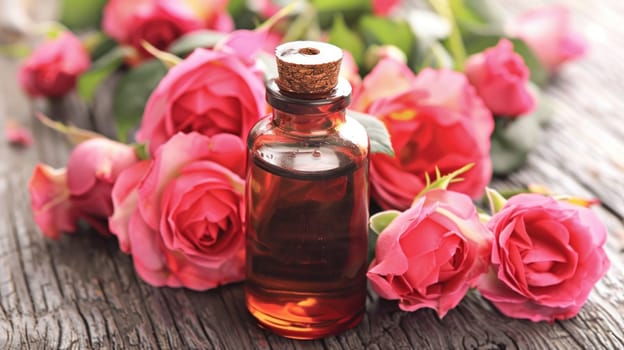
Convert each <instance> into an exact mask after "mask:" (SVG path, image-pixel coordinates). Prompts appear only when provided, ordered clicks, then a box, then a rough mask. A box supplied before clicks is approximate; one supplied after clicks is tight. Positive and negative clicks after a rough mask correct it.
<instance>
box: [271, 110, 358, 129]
mask: <svg viewBox="0 0 624 350" xmlns="http://www.w3.org/2000/svg"><path fill="white" fill-rule="evenodd" d="M345 115H346V111H345V110H344V109H343V110H341V111H337V112H328V113H319V114H293V113H287V112H285V111H280V110H278V109H274V110H273V124H275V125H276V126H277V127H279V128H281V129H283V130H285V131H287V132H291V133H301V134H314V135H321V134H325V133H327V132H331V131H333V130H334V129H336V128H337V127H338V126H339V125H341V124H342V123H344V122H345Z"/></svg>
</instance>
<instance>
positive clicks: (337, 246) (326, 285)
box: [245, 42, 369, 339]
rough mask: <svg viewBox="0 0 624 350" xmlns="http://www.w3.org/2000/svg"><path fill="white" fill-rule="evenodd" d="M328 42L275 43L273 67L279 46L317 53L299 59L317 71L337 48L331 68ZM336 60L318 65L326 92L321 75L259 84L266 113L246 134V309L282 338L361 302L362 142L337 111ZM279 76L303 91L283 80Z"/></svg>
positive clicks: (331, 322) (334, 322) (353, 312)
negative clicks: (269, 112) (330, 68)
mask: <svg viewBox="0 0 624 350" xmlns="http://www.w3.org/2000/svg"><path fill="white" fill-rule="evenodd" d="M293 46H294V47H295V48H299V49H298V50H297V51H296V52H295V53H292V48H293ZM329 46H331V45H329V44H324V43H317V42H293V43H287V44H284V45H281V46H280V47H278V48H277V50H276V52H277V55H278V57H277V58H278V66H279V64H280V59H279V58H280V57H279V56H280V53H283V52H285V51H286V50H287V49H290V50H291V54H295V55H307V56H315V55H319V62H317V61H315V57H304V58H303V61H305V62H306V63H309V64H311V65H312V68H315V69H317V70H321V77H322V74H323V73H324V71H323V70H324V69H325V68H326V67H325V68H324V67H323V66H322V64H324V63H323V62H324V61H323V59H325V61H326V60H327V57H324V54H325V53H326V52H325V51H328V50H329V51H332V50H334V51H333V52H334V53H335V50H336V49H337V50H339V55H340V57H338V61H337V63H336V62H334V63H335V64H338V67H339V64H340V58H341V57H342V50H340V49H338V48H336V47H335V46H331V48H329V49H328V47H329ZM332 48H333V49H332ZM304 49H307V51H306V50H304ZM336 55H338V54H336ZM325 56H327V55H325ZM329 56H330V58H331V56H332V53H331V52H330V54H329ZM294 61H295V63H296V61H297V60H294ZM282 63H283V62H282ZM325 63H326V62H325ZM293 67H294V69H295V70H296V68H297V66H296V65H294V66H293ZM291 68H292V67H291ZM333 68H336V67H333ZM338 69H339V68H337V69H334V70H333V71H331V72H325V73H327V74H328V75H335V77H331V76H330V77H329V79H334V78H335V79H334V81H335V80H338V81H337V84H336V83H332V82H331V81H330V82H329V88H330V90H328V91H325V92H322V91H321V92H319V91H318V89H316V90H315V87H314V86H312V85H315V84H316V85H319V84H318V79H324V78H319V75H318V74H303V75H297V74H296V73H295V75H294V76H290V75H289V71H288V70H286V71H284V70H280V76H279V77H278V78H277V79H273V80H270V81H269V82H268V83H267V86H266V91H267V101H268V102H269V104H270V105H271V106H272V107H273V114H272V116H270V117H269V118H264V119H263V120H261V121H260V122H258V123H257V124H256V125H255V126H254V128H253V129H252V130H251V132H250V134H249V138H248V152H249V153H248V170H247V182H246V215H247V220H246V221H247V238H246V239H247V245H246V249H247V250H246V254H247V262H246V273H247V279H246V285H245V295H246V302H247V308H248V310H249V311H250V313H251V314H252V315H253V316H254V317H255V318H256V319H257V321H258V322H259V324H260V325H261V326H264V327H266V328H269V329H270V330H272V331H273V332H275V333H277V334H279V335H282V336H285V337H290V338H297V339H314V338H322V337H325V336H328V335H331V334H335V333H338V332H341V331H343V330H346V329H348V328H351V327H353V326H355V325H356V324H357V323H358V322H359V321H360V320H361V318H362V316H363V313H364V310H365V301H366V268H367V246H368V242H367V236H368V228H367V224H368V203H369V197H368V161H369V156H368V153H369V141H368V136H367V134H366V131H365V130H364V128H363V127H362V126H361V125H360V124H359V123H358V122H357V121H355V120H353V119H351V118H350V117H349V116H348V113H347V112H346V107H347V105H348V104H349V101H350V97H351V86H350V85H349V83H348V82H347V81H346V80H344V79H342V78H340V79H338ZM317 73H318V72H317ZM284 75H288V76H284ZM312 76H314V77H315V78H312ZM284 79H292V80H293V81H292V82H293V83H294V85H292V86H294V87H295V89H300V90H303V91H292V90H288V89H285V88H284V86H283V85H284V84H280V81H281V82H282V83H283V82H284ZM306 80H309V82H306ZM308 83H309V84H308ZM332 84H333V85H332ZM321 85H322V84H321ZM326 88H327V87H326Z"/></svg>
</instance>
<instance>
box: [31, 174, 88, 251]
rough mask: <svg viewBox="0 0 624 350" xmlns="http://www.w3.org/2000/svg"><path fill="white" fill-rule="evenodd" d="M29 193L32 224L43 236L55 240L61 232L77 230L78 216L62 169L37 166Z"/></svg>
mask: <svg viewBox="0 0 624 350" xmlns="http://www.w3.org/2000/svg"><path fill="white" fill-rule="evenodd" d="M28 191H29V192H30V206H31V208H32V212H33V216H34V219H35V223H36V224H37V226H39V229H41V231H42V232H43V234H44V235H45V236H46V237H48V238H52V239H58V238H60V237H61V235H62V234H63V232H74V231H75V230H76V220H77V219H78V213H77V212H76V211H75V209H74V207H73V206H72V204H71V202H70V200H69V189H68V188H67V172H66V171H65V169H54V168H51V167H49V166H47V165H44V164H37V166H36V167H35V170H34V171H33V174H32V177H31V178H30V181H29V182H28Z"/></svg>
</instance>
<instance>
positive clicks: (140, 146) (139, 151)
mask: <svg viewBox="0 0 624 350" xmlns="http://www.w3.org/2000/svg"><path fill="white" fill-rule="evenodd" d="M132 148H134V152H135V153H136V155H137V157H138V158H139V159H140V160H148V159H150V154H149V148H148V147H147V143H134V144H132Z"/></svg>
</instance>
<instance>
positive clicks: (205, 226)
mask: <svg viewBox="0 0 624 350" xmlns="http://www.w3.org/2000/svg"><path fill="white" fill-rule="evenodd" d="M244 167H245V148H244V145H243V143H242V141H241V139H240V138H239V137H237V136H234V135H229V134H219V135H215V136H213V137H211V138H209V137H207V136H204V135H201V134H198V133H190V134H182V133H179V134H177V135H175V136H173V137H172V138H171V139H170V140H169V141H168V142H166V143H165V144H164V145H163V146H162V147H160V148H159V149H158V151H157V152H156V153H155V154H154V158H153V159H152V160H149V161H143V162H141V163H137V164H136V165H134V166H132V167H130V168H128V169H126V170H125V171H124V172H123V173H122V174H121V175H120V178H119V180H118V181H117V183H116V184H115V187H114V189H113V203H114V207H115V210H114V213H113V215H112V217H111V218H110V220H109V225H110V229H111V231H112V232H113V233H114V234H115V235H116V236H117V237H118V239H119V245H120V247H121V249H122V250H123V251H124V252H126V253H129V254H132V258H133V261H134V266H135V269H136V271H137V273H138V274H139V275H140V276H141V278H143V279H144V280H145V281H147V282H148V283H150V284H152V285H154V286H169V287H180V286H184V287H187V288H191V289H195V290H205V289H209V288H214V287H216V286H219V285H222V284H225V283H229V282H236V281H240V280H242V279H243V278H244V260H245V259H244V242H245V234H244V231H243V227H244V221H243V218H244V211H243V208H244V204H243V197H242V188H243V179H242V178H241V176H243V171H244Z"/></svg>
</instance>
